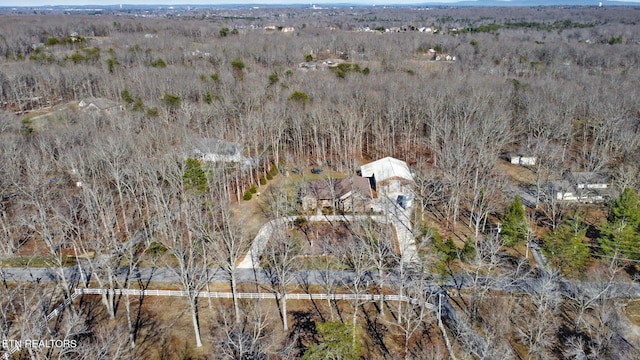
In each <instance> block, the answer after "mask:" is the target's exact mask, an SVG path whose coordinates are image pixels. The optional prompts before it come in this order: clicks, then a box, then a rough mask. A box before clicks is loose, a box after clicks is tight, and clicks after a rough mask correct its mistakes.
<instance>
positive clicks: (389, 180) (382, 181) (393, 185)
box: [360, 157, 414, 194]
mask: <svg viewBox="0 0 640 360" xmlns="http://www.w3.org/2000/svg"><path fill="white" fill-rule="evenodd" d="M360 174H361V175H362V176H363V177H365V178H368V179H369V182H370V184H371V188H372V189H374V190H375V191H376V192H377V193H386V194H402V193H405V192H407V191H409V189H410V187H411V185H413V183H414V180H413V175H411V171H410V170H409V166H407V163H406V162H404V161H402V160H398V159H396V158H392V157H386V158H382V159H380V160H376V161H373V162H370V163H368V164H365V165H362V166H360Z"/></svg>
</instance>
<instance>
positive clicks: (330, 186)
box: [300, 176, 373, 212]
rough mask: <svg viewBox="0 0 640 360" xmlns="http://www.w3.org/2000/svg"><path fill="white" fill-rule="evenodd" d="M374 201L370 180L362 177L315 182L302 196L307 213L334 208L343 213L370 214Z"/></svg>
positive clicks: (311, 183) (307, 186) (304, 189)
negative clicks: (372, 201)
mask: <svg viewBox="0 0 640 360" xmlns="http://www.w3.org/2000/svg"><path fill="white" fill-rule="evenodd" d="M372 199H373V196H372V194H371V186H370V185H369V180H368V179H365V178H363V177H360V176H353V177H350V178H344V179H334V178H327V179H319V180H314V181H312V182H310V183H309V184H307V185H306V186H305V187H304V188H303V189H302V192H301V196H300V201H301V203H302V208H303V209H304V210H305V211H309V210H314V209H315V210H318V211H319V210H322V209H323V208H326V207H333V208H335V209H337V210H340V211H343V212H369V211H370V210H371V200H372Z"/></svg>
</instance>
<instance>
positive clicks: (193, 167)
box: [182, 158, 209, 195]
mask: <svg viewBox="0 0 640 360" xmlns="http://www.w3.org/2000/svg"><path fill="white" fill-rule="evenodd" d="M182 181H183V182H184V188H185V189H186V190H187V191H192V192H195V193H197V194H200V195H202V194H204V193H205V192H206V191H207V190H208V189H209V187H208V186H207V175H206V173H205V172H204V170H203V169H202V165H200V162H199V161H198V160H196V159H192V158H187V163H186V165H185V168H184V174H183V175H182Z"/></svg>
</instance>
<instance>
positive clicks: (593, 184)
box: [550, 172, 612, 203]
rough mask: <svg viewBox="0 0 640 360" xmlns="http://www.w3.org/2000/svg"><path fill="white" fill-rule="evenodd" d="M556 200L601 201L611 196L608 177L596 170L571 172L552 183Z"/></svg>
mask: <svg viewBox="0 0 640 360" xmlns="http://www.w3.org/2000/svg"><path fill="white" fill-rule="evenodd" d="M550 192H551V194H552V196H553V199H554V200H558V201H571V202H588V203H593V202H601V201H607V200H608V199H610V198H611V195H612V192H611V189H610V188H609V182H608V180H607V178H606V177H605V176H604V175H602V174H598V173H594V172H570V173H568V174H567V175H566V176H565V179H563V180H556V181H552V182H551V183H550Z"/></svg>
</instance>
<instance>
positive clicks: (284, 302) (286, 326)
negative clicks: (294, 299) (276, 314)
mask: <svg viewBox="0 0 640 360" xmlns="http://www.w3.org/2000/svg"><path fill="white" fill-rule="evenodd" d="M281 296H282V297H281V298H280V303H281V304H282V328H283V330H284V331H289V322H288V321H287V294H286V293H284V294H282V295H281Z"/></svg>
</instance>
